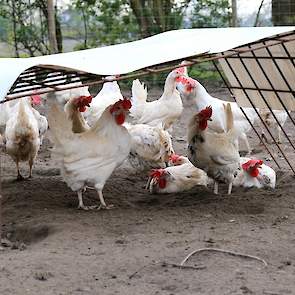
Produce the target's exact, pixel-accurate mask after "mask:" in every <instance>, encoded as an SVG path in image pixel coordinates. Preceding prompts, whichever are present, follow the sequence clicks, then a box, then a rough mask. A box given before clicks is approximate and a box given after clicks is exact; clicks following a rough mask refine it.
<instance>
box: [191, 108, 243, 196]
mask: <svg viewBox="0 0 295 295" xmlns="http://www.w3.org/2000/svg"><path fill="white" fill-rule="evenodd" d="M223 111H224V112H225V116H226V123H227V126H228V128H229V129H228V130H229V131H228V132H225V133H215V132H212V131H210V130H208V128H207V121H208V120H209V119H210V118H211V116H212V108H211V106H207V107H206V108H204V109H202V110H201V111H200V112H199V113H197V114H196V115H194V116H193V117H192V118H191V120H190V122H189V125H188V143H189V145H188V158H189V160H190V161H191V162H192V164H193V165H195V166H196V167H198V168H200V169H203V170H204V171H205V172H207V174H208V176H209V177H211V178H213V179H214V193H216V194H217V193H218V183H221V182H225V183H227V184H228V194H230V193H231V190H232V184H233V180H234V178H235V176H236V174H237V171H238V169H239V167H240V164H239V161H240V155H239V152H238V146H237V144H236V141H237V134H236V133H235V132H234V128H233V127H234V125H233V115H232V111H231V105H230V104H227V106H226V108H225V109H224V110H223Z"/></svg>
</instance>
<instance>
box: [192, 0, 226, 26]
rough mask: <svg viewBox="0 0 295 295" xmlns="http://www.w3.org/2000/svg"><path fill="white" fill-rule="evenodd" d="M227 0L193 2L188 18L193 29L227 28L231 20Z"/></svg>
mask: <svg viewBox="0 0 295 295" xmlns="http://www.w3.org/2000/svg"><path fill="white" fill-rule="evenodd" d="M229 2H230V1H229V0H214V1H213V0H194V1H193V3H192V7H193V11H192V15H191V17H190V21H191V25H192V27H194V28H214V27H217V28H219V27H226V26H229V24H230V20H231V10H230V3H229Z"/></svg>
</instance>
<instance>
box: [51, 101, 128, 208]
mask: <svg viewBox="0 0 295 295" xmlns="http://www.w3.org/2000/svg"><path fill="white" fill-rule="evenodd" d="M90 99H91V98H90V97H82V98H81V97H80V98H79V100H78V102H77V101H76V103H77V105H76V111H77V106H78V107H79V108H83V107H85V106H86V105H87V104H88V103H89V102H90ZM68 103H70V101H69V102H68ZM129 108H130V102H129V101H128V100H127V99H122V100H119V101H118V102H115V103H114V104H113V105H110V106H108V107H107V108H106V109H105V110H104V111H103V113H102V114H101V116H100V117H99V118H97V120H96V122H95V123H94V124H93V126H91V127H89V126H88V129H87V130H84V131H83V130H80V132H79V133H74V132H73V131H72V130H73V126H74V121H72V122H69V120H68V119H67V118H66V116H65V114H64V112H63V111H61V110H60V109H59V108H58V106H57V105H53V107H52V109H51V110H50V112H49V117H48V118H49V123H50V128H51V131H52V135H53V140H54V151H53V154H54V155H55V157H56V159H57V161H58V163H59V165H60V168H61V174H62V176H63V179H64V180H65V182H66V183H67V185H68V186H69V187H70V188H71V189H72V190H73V191H75V192H77V195H78V199H79V206H78V207H79V208H81V209H84V210H88V209H93V207H92V206H91V207H89V206H85V205H84V202H83V197H82V193H83V192H84V190H85V188H86V187H89V186H91V187H94V188H95V190H96V191H97V194H98V197H99V200H100V205H99V206H96V208H104V209H109V208H111V206H110V205H106V203H105V201H104V196H103V193H102V190H103V188H104V185H105V183H106V181H107V180H108V178H109V177H110V176H111V174H112V172H113V171H114V169H115V168H116V167H118V166H119V165H121V164H122V162H123V161H124V160H125V159H126V158H127V156H128V154H129V152H130V147H131V138H130V135H129V133H128V131H127V130H126V128H125V127H124V126H122V124H123V123H124V120H125V115H126V114H127V113H128V110H129ZM77 113H78V114H80V112H76V113H75V114H77ZM80 115H81V114H80ZM77 118H78V117H77ZM80 119H81V120H83V117H80ZM76 124H78V125H77V126H76V127H79V128H81V127H82V125H81V121H80V123H79V121H77V122H76ZM79 124H80V125H79Z"/></svg>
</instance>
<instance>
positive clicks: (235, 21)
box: [231, 0, 238, 27]
mask: <svg viewBox="0 0 295 295" xmlns="http://www.w3.org/2000/svg"><path fill="white" fill-rule="evenodd" d="M231 9H232V22H231V26H232V27H238V13H237V0H231Z"/></svg>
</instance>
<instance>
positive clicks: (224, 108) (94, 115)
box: [0, 65, 287, 210]
mask: <svg viewBox="0 0 295 295" xmlns="http://www.w3.org/2000/svg"><path fill="white" fill-rule="evenodd" d="M79 83H80V82H79ZM56 98H57V101H56V102H55V103H54V104H53V105H52V107H51V109H50V111H49V114H48V122H49V126H50V133H51V136H50V138H51V140H52V142H53V144H54V148H53V150H52V155H53V158H55V160H56V161H57V162H58V164H59V166H60V170H61V175H62V177H63V179H64V181H65V182H66V183H67V185H68V186H69V187H70V188H71V189H72V190H73V191H75V192H77V194H78V199H79V208H81V209H85V210H88V209H91V208H93V206H92V207H89V206H85V205H84V203H83V197H82V193H83V192H84V191H85V190H86V189H87V188H88V187H92V188H94V189H95V190H96V191H97V193H98V196H99V199H100V205H99V206H95V208H106V209H107V208H111V205H107V204H106V203H105V201H104V197H103V193H102V190H103V187H104V185H105V182H106V181H107V179H108V178H109V177H110V176H111V174H112V172H113V171H114V169H115V168H116V167H118V166H119V165H121V164H122V163H123V162H124V161H125V160H126V159H128V161H129V162H130V164H131V165H132V166H133V167H135V168H136V169H141V170H143V169H152V168H154V169H152V170H151V172H150V174H149V179H148V182H147V185H146V188H147V189H148V190H149V191H150V192H151V193H175V192H181V191H184V190H189V189H191V188H192V187H194V186H196V185H202V186H207V185H208V184H210V185H211V184H212V185H213V187H214V193H218V184H219V183H224V182H225V183H227V184H228V194H230V193H231V191H232V186H244V187H253V186H254V187H258V188H262V187H270V188H274V187H275V182H276V174H275V171H274V170H273V169H272V168H270V167H268V166H267V165H265V164H263V162H262V160H259V159H251V158H244V157H240V155H239V145H238V140H239V139H242V140H244V142H245V143H246V145H247V148H248V151H249V153H250V152H251V149H250V145H249V143H248V140H247V135H246V133H247V132H248V131H249V130H250V128H251V126H250V124H249V122H248V121H247V120H246V118H245V117H244V115H243V113H242V112H241V110H240V108H239V107H238V105H237V104H236V103H233V102H230V103H228V102H226V101H223V100H220V99H218V98H214V97H212V96H211V95H210V94H208V93H207V91H206V89H205V88H204V87H203V86H202V85H201V84H200V83H199V82H198V81H196V80H195V79H192V78H190V77H189V76H188V74H187V69H186V67H184V66H182V65H181V66H180V67H179V68H177V69H175V70H173V71H171V72H170V73H169V74H168V76H167V78H166V81H165V86H164V92H163V94H162V96H161V97H160V98H159V99H158V100H155V101H152V102H148V100H147V89H146V88H145V86H144V85H143V84H142V83H141V82H140V81H139V80H135V81H133V85H132V97H131V98H130V99H127V98H124V97H123V96H122V94H121V91H120V88H119V85H118V83H117V82H116V81H113V82H105V83H104V85H103V88H102V89H101V91H100V92H99V93H98V95H97V96H96V97H94V98H92V96H91V95H90V93H89V91H88V88H87V87H81V88H76V89H72V90H66V91H62V92H57V93H56ZM182 99H185V100H188V101H190V102H192V103H193V104H194V105H195V106H194V108H195V110H196V112H195V114H194V115H193V117H192V118H191V119H190V120H189V123H188V127H187V144H188V149H187V157H185V156H182V155H177V154H175V152H174V149H173V146H172V139H171V135H170V132H171V129H172V126H173V124H174V123H175V122H176V121H177V120H178V119H179V118H180V116H181V113H182V111H183V105H182ZM41 101H42V99H41V97H40V96H39V95H33V96H31V97H29V98H28V97H27V98H22V99H20V100H18V101H17V102H8V103H5V104H3V105H1V106H0V107H1V109H0V124H1V127H3V132H2V140H3V143H4V145H5V150H6V152H7V153H8V154H9V155H10V156H11V157H12V159H13V160H14V161H15V163H16V166H17V175H18V176H17V178H18V179H23V176H22V175H21V173H20V170H19V163H20V162H21V161H28V162H29V166H30V174H29V175H30V176H29V177H31V176H32V166H33V162H34V159H35V157H36V155H37V153H38V150H39V148H40V145H41V144H42V139H43V136H44V133H45V132H46V131H47V129H48V124H47V119H46V117H45V116H42V115H40V113H39V112H38V111H37V110H36V109H35V108H34V106H35V105H38V104H40V103H41ZM244 111H245V112H246V114H247V116H248V118H249V119H250V120H251V121H252V123H253V122H254V121H255V119H256V117H257V114H256V112H255V110H254V109H252V108H245V109H244ZM278 112H280V111H278ZM129 115H130V116H129ZM279 115H281V118H282V121H281V124H282V125H283V124H284V122H285V121H286V119H287V116H286V114H283V113H280V114H279ZM127 117H129V118H130V120H128V122H126V118H127ZM268 124H270V125H273V124H274V120H273V119H272V120H269V122H268ZM278 130H279V129H278ZM279 131H280V130H279ZM279 136H280V135H279Z"/></svg>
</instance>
